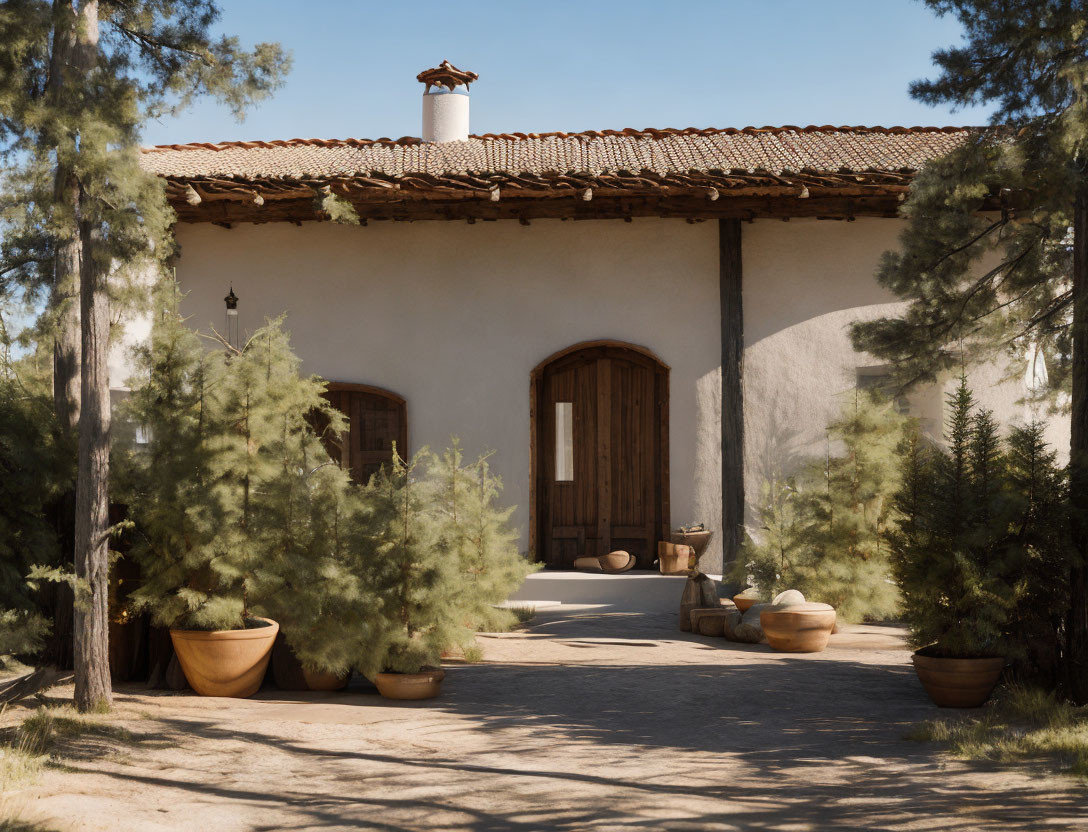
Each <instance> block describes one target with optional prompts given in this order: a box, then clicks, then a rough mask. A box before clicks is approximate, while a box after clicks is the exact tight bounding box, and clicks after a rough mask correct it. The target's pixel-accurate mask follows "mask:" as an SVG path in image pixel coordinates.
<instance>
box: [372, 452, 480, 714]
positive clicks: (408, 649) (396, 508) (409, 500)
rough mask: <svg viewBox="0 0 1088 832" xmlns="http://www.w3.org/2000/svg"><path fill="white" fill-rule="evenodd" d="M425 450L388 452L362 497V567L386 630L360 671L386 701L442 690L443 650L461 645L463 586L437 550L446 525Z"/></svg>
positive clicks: (453, 564)
mask: <svg viewBox="0 0 1088 832" xmlns="http://www.w3.org/2000/svg"><path fill="white" fill-rule="evenodd" d="M428 453H429V452H428V451H427V450H426V449H423V450H421V451H420V452H419V453H417V454H416V455H415V456H414V457H412V459H410V460H404V459H402V458H401V457H400V456H399V455H398V454H397V452H396V449H394V451H393V459H392V461H391V464H390V465H388V466H383V468H382V470H381V471H380V472H379V473H377V474H375V475H374V476H373V477H372V478H371V480H370V482H369V483H368V484H367V485H366V486H365V487H364V491H363V500H362V503H363V518H362V522H361V524H360V529H361V535H362V539H361V541H360V544H359V548H360V549H361V550H363V551H366V552H368V556H367V557H366V558H365V559H364V560H363V561H362V562H361V563H360V568H361V569H362V570H363V580H364V583H365V584H366V585H367V586H368V587H370V589H371V591H372V592H373V593H374V596H375V597H376V598H377V599H378V605H379V609H380V610H381V618H382V620H383V622H384V627H383V628H382V632H381V633H380V634H377V633H376V636H377V638H376V641H377V643H379V644H380V649H378V650H376V651H372V652H368V654H367V655H366V656H365V657H364V659H365V660H366V666H364V667H360V669H361V670H363V672H364V674H365V675H367V676H369V677H371V678H372V679H373V680H374V683H375V685H377V688H378V692H379V693H381V695H382V696H385V697H387V698H389V699H430V698H432V697H435V696H437V695H438V694H439V693H440V692H441V689H442V680H443V679H444V678H445V672H444V671H443V670H442V669H441V667H439V664H440V661H441V655H442V651H443V649H444V648H446V647H447V646H449V645H451V644H464V643H466V642H467V640H468V638H469V637H470V636H471V631H470V630H469V628H468V627H467V626H466V620H465V619H466V616H465V609H466V608H465V604H464V590H465V589H466V587H465V582H464V580H463V578H462V576H461V573H460V564H459V563H458V561H457V560H456V559H455V558H453V557H450V556H449V554H448V553H447V552H446V551H444V550H443V547H442V546H441V533H442V526H443V522H442V520H440V519H439V518H438V516H437V514H436V512H435V511H434V508H433V506H434V504H433V497H434V488H433V484H432V483H431V482H429V481H428V480H427V478H426V477H425V476H423V474H424V465H425V460H426V459H427V456H428Z"/></svg>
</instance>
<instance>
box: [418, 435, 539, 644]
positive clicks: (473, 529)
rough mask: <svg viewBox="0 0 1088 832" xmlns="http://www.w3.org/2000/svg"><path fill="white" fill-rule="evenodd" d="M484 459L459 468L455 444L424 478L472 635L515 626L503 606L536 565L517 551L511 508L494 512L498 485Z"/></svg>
mask: <svg viewBox="0 0 1088 832" xmlns="http://www.w3.org/2000/svg"><path fill="white" fill-rule="evenodd" d="M489 456H490V454H485V455H483V456H480V457H479V458H477V459H476V460H475V461H474V462H472V463H470V464H468V465H465V464H464V458H463V454H462V452H461V444H460V442H459V441H458V440H457V439H456V438H454V439H453V441H452V443H451V445H450V447H449V448H447V449H446V451H445V452H444V453H443V454H442V455H441V456H438V455H437V454H434V455H432V456H431V457H430V459H429V460H428V472H427V475H428V479H429V480H430V481H431V488H432V490H433V494H434V496H435V511H437V512H438V516H439V521H440V530H439V539H440V546H441V549H442V551H443V552H444V553H446V556H447V557H450V558H452V559H454V560H455V561H456V562H457V564H458V565H459V569H460V573H461V576H462V578H463V579H464V580H465V581H466V582H467V583H468V587H467V588H466V590H465V591H464V592H463V593H458V594H459V596H460V597H461V598H462V599H463V601H464V605H465V607H466V609H465V615H466V620H467V621H468V622H469V623H470V624H471V626H472V627H473V628H474V629H476V630H486V631H492V630H506V629H509V628H510V627H511V626H512V625H513V624H514V623H515V621H516V618H515V616H514V614H513V613H512V612H510V611H509V610H505V609H501V608H499V607H498V606H497V605H498V604H501V603H502V602H504V601H506V599H507V598H509V597H510V595H511V594H512V593H513V592H514V591H515V590H517V588H518V587H519V586H521V584H522V583H523V582H524V581H525V578H526V577H528V576H529V575H530V574H531V573H532V572H534V571H536V569H539V566H534V565H533V564H530V563H529V561H528V560H527V559H526V558H524V557H522V556H521V555H520V554H519V552H518V533H517V531H516V530H515V529H514V528H512V527H511V526H510V515H511V514H513V512H514V507H513V506H510V507H508V508H505V509H502V508H499V507H498V506H497V505H496V503H497V500H498V498H499V495H500V494H501V493H502V481H501V480H500V479H499V478H498V477H497V476H495V475H494V474H493V473H491V468H490V466H489V465H488V461H487V460H488V457H489Z"/></svg>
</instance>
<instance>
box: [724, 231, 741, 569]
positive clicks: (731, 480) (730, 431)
mask: <svg viewBox="0 0 1088 832" xmlns="http://www.w3.org/2000/svg"><path fill="white" fill-rule="evenodd" d="M718 250H719V258H720V259H719V287H720V295H721V324H722V570H723V572H728V570H729V568H730V567H731V566H732V565H733V563H735V562H736V559H737V557H738V556H739V554H740V544H741V541H742V540H743V536H742V525H743V523H744V385H743V380H744V309H743V305H742V298H741V287H742V284H743V282H742V279H741V278H742V271H741V223H740V220H736V219H723V220H718Z"/></svg>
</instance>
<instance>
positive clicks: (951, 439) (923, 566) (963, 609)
mask: <svg viewBox="0 0 1088 832" xmlns="http://www.w3.org/2000/svg"><path fill="white" fill-rule="evenodd" d="M948 409H949V414H950V415H949V417H948V422H947V430H946V443H945V444H946V447H938V446H936V445H935V444H933V443H930V442H927V441H926V440H925V439H924V438H923V437H922V436H921V435H920V434H919V433H918V432H917V431H916V430H915V431H912V432H911V434H910V435H909V436H908V437H907V439H906V440H905V441H904V445H903V479H902V486H901V489H900V491H899V493H898V495H897V497H896V500H895V509H896V512H897V515H898V518H897V520H898V523H897V528H896V529H895V530H894V531H892V532H891V533H889V535H888V539H889V543H890V545H891V550H892V565H893V570H894V575H895V579H896V582H897V584H898V585H899V588H900V591H901V592H902V595H903V616H904V618H905V620H906V622H907V624H908V625H909V626H910V630H911V642H912V644H913V646H914V647H916V648H917V650H916V652H915V653H914V657H913V660H914V666H915V670H916V671H917V673H918V677H919V679H920V680H921V682H922V684H923V686H924V687H925V689H926V691H927V692H928V693H929V695H930V697H931V698H932V699H933V701H934V702H935V703H936V704H937V705H939V706H942V707H968V708H969V707H977V706H979V705H981V704H982V703H984V702H985V701H986V700H987V699H988V698H989V696H990V693H991V692H992V691H993V688H994V686H995V685H996V684H997V681H998V679H999V677H1000V676H1001V673H1002V670H1003V669H1004V667H1005V665H1006V662H1007V660H1008V659H1009V658H1010V657H1011V656H1010V651H1011V650H1012V649H1013V646H1014V645H1015V644H1016V642H1017V634H1016V633H1014V632H1013V631H1012V629H1013V628H1014V626H1015V620H1014V619H1015V615H1016V611H1017V609H1018V607H1019V606H1020V605H1021V604H1022V603H1023V601H1024V599H1023V598H1022V597H1021V596H1022V595H1023V593H1024V588H1025V582H1024V580H1023V576H1024V575H1025V572H1026V570H1027V569H1029V568H1030V563H1031V561H1033V560H1035V559H1037V558H1038V557H1040V555H1041V554H1044V555H1045V554H1046V553H1047V552H1050V551H1053V550H1054V548H1055V547H1060V546H1062V545H1064V544H1063V542H1062V541H1063V539H1064V532H1063V528H1064V523H1065V520H1064V511H1063V510H1062V508H1061V506H1062V500H1063V496H1062V495H1063V485H1062V483H1063V481H1064V476H1063V473H1062V472H1061V471H1060V469H1058V467H1057V465H1056V461H1055V457H1054V455H1053V454H1052V453H1049V452H1047V451H1046V448H1045V444H1044V443H1043V442H1042V432H1043V427H1042V426H1041V425H1039V424H1031V425H1027V426H1021V427H1017V428H1015V429H1014V430H1013V431H1012V433H1011V435H1010V437H1009V439H1008V441H1007V442H1006V443H1004V444H1003V443H1002V442H1001V440H1000V438H999V437H998V433H997V429H996V425H995V422H994V419H993V417H992V416H991V414H990V413H989V412H988V411H986V410H984V409H982V408H978V407H976V405H975V401H974V398H973V396H972V393H971V390H970V389H969V387H968V385H967V381H966V379H961V381H960V384H959V386H958V388H957V389H956V391H955V392H954V393H952V394H950V395H949V400H948Z"/></svg>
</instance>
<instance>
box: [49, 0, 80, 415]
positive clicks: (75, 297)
mask: <svg viewBox="0 0 1088 832" xmlns="http://www.w3.org/2000/svg"><path fill="white" fill-rule="evenodd" d="M76 20H77V17H76V15H75V12H74V10H73V9H72V2H71V0H53V53H52V55H51V56H50V61H49V96H50V98H51V99H52V100H53V103H54V105H57V104H59V103H60V102H61V101H62V100H63V98H64V96H65V93H66V92H67V90H68V89H69V86H70V82H71V79H70V78H69V76H70V74H71V73H73V72H79V71H80V70H81V67H80V66H78V65H77V64H79V63H81V62H82V60H83V59H85V58H87V57H89V56H87V52H86V50H78V51H77V50H75V49H73V44H74V43H75V40H76V32H75V31H73V27H74V25H75V22H76ZM84 69H85V68H84ZM63 155H64V154H62V153H59V152H58V164H57V172H56V177H55V180H54V188H53V202H54V211H55V212H56V214H57V216H56V219H58V220H60V221H61V223H62V224H63V225H64V226H65V227H66V228H67V233H66V234H63V235H61V237H60V239H58V240H57V248H56V253H55V254H54V260H53V286H52V291H51V293H50V298H49V306H50V309H51V311H52V312H53V315H54V326H55V328H56V329H55V333H56V334H55V335H54V337H53V409H54V411H55V412H56V414H57V420H58V422H59V423H60V424H61V425H62V426H63V427H65V428H67V429H68V430H70V431H73V432H74V431H75V429H76V426H77V425H78V424H79V387H80V379H79V349H80V331H79V268H80V265H79V256H80V240H79V182H78V181H77V180H76V177H75V173H74V172H73V171H72V168H71V165H69V164H67V163H65V162H64V161H63Z"/></svg>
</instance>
